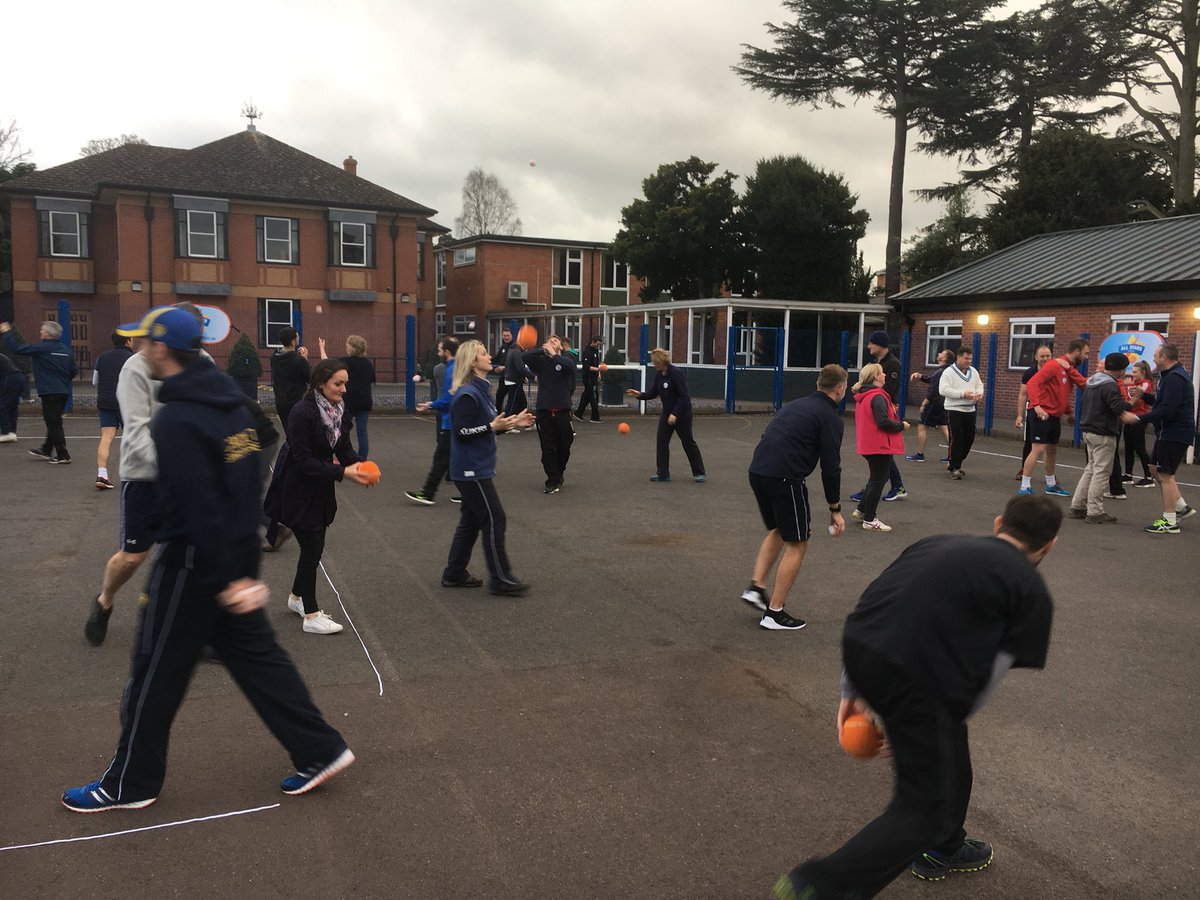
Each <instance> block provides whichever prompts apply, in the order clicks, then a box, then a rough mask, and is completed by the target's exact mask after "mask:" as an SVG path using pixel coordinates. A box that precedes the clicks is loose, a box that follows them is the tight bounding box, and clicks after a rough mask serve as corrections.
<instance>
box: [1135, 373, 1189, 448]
mask: <svg viewBox="0 0 1200 900" xmlns="http://www.w3.org/2000/svg"><path fill="white" fill-rule="evenodd" d="M1141 418H1142V421H1143V422H1148V423H1150V424H1151V425H1153V426H1154V429H1155V431H1157V432H1158V439H1159V440H1160V441H1175V442H1176V443H1180V444H1190V443H1192V442H1193V441H1194V440H1195V439H1196V395H1195V392H1194V391H1193V390H1192V382H1191V380H1190V379H1189V378H1188V374H1187V370H1186V369H1184V367H1183V366H1182V365H1181V364H1180V363H1176V364H1175V365H1173V366H1171V368H1169V369H1166V370H1164V371H1163V372H1161V373H1160V377H1159V379H1158V390H1157V391H1156V392H1155V393H1154V399H1153V400H1152V401H1151V406H1150V412H1148V413H1146V414H1145V415H1144V416H1142V417H1141Z"/></svg>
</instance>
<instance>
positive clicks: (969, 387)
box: [938, 364, 983, 412]
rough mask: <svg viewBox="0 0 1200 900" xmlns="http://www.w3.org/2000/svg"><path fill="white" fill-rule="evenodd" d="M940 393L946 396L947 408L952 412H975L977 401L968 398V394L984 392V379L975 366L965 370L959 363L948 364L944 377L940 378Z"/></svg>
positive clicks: (943, 373)
mask: <svg viewBox="0 0 1200 900" xmlns="http://www.w3.org/2000/svg"><path fill="white" fill-rule="evenodd" d="M938 393H940V394H941V395H942V396H943V397H945V398H946V409H947V410H950V411H952V412H975V401H974V400H968V399H967V398H966V395H967V394H982V393H983V379H982V378H980V377H979V372H978V371H977V370H976V369H975V367H974V366H968V367H967V371H966V372H963V370H962V369H960V368H959V367H958V366H957V364H956V365H951V366H946V369H945V371H944V372H942V377H941V378H940V379H939V380H938Z"/></svg>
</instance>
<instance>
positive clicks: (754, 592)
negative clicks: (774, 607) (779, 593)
mask: <svg viewBox="0 0 1200 900" xmlns="http://www.w3.org/2000/svg"><path fill="white" fill-rule="evenodd" d="M742 599H743V600H745V601H746V602H747V603H749V604H750V605H751V606H757V607H758V608H759V609H763V610H765V609H766V608H767V607H768V606H770V605H771V595H770V594H768V593H767V589H766V588H765V587H759V586H758V585H757V584H755V583H754V582H753V581H752V582H750V587H748V588H746V589H745V590H744V591H742Z"/></svg>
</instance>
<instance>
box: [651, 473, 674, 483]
mask: <svg viewBox="0 0 1200 900" xmlns="http://www.w3.org/2000/svg"><path fill="white" fill-rule="evenodd" d="M650 480H651V481H653V482H655V483H658V484H666V483H667V482H669V481H670V480H671V476H670V475H651V476H650Z"/></svg>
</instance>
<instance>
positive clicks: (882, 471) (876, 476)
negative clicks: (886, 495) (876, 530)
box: [858, 453, 896, 522]
mask: <svg viewBox="0 0 1200 900" xmlns="http://www.w3.org/2000/svg"><path fill="white" fill-rule="evenodd" d="M863 459H865V460H866V461H867V468H868V469H869V470H870V473H871V474H870V475H869V476H868V478H867V486H866V487H865V488H863V498H862V503H860V504H858V508H859V509H860V510H862V514H863V519H864V520H866V521H867V522H871V521H873V520H874V519H875V517H876V515H877V514H878V513H879V498H880V497H882V496H883V486H884V485H885V484H886V483H887V480H888V469H889V468H890V467H891V466H894V465H895V464H896V458H895V457H894V456H892V454H890V453H871V454H868V455H866V456H864V457H863Z"/></svg>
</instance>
